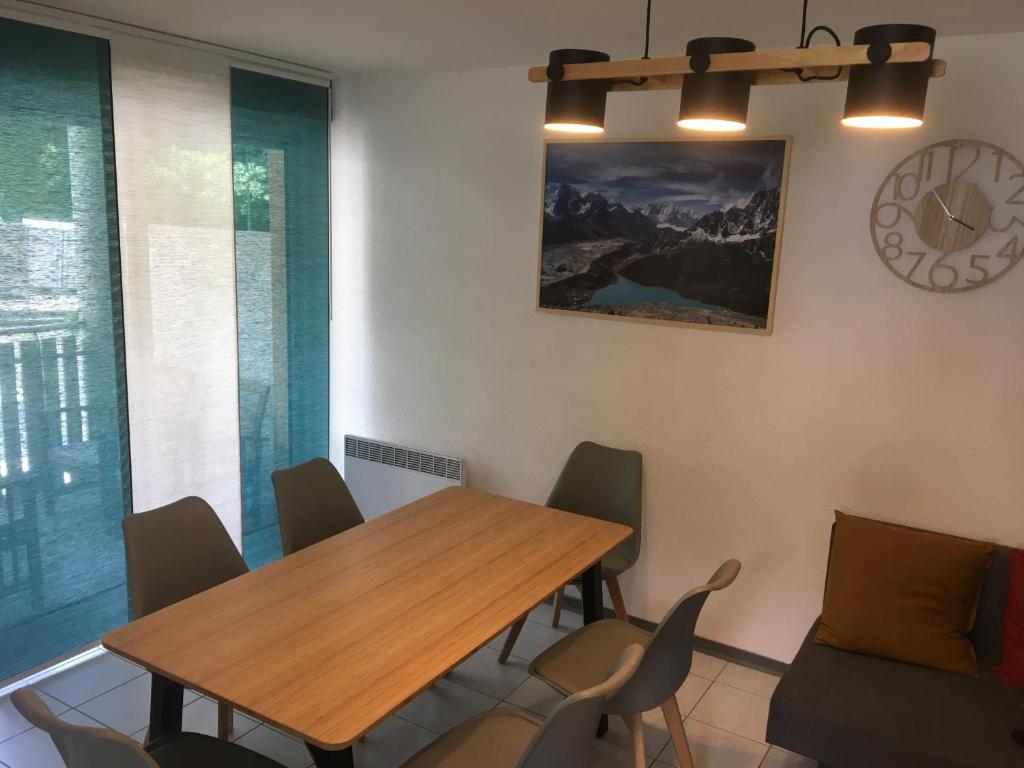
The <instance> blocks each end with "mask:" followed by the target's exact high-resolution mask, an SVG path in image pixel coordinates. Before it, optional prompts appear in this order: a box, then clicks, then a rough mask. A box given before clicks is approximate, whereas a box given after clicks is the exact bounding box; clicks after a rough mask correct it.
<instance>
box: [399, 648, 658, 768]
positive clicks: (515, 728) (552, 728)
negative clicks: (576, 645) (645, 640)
mask: <svg viewBox="0 0 1024 768" xmlns="http://www.w3.org/2000/svg"><path fill="white" fill-rule="evenodd" d="M642 656H643V649H642V648H641V647H640V646H639V645H631V646H627V647H626V648H623V649H620V653H619V656H618V657H617V658H616V659H615V660H614V662H613V663H611V664H609V665H608V666H607V667H605V670H604V673H603V674H602V675H601V676H600V677H601V678H602V679H601V680H599V681H598V682H597V683H596V684H595V685H593V686H591V687H589V688H587V689H586V690H581V691H579V692H578V693H575V694H573V695H572V696H569V697H568V698H567V699H565V700H564V701H562V702H561V703H560V704H559V705H558V706H557V707H555V710H554V711H553V712H552V713H551V714H550V715H549V716H548V718H547V720H544V721H541V720H539V719H537V718H535V717H533V716H532V715H529V714H527V713H526V712H522V711H519V710H512V709H492V710H491V711H489V712H484V713H483V714H480V715H477V716H476V717H474V718H471V719H469V720H467V721H466V722H464V723H462V724H461V725H457V726H456V727H455V728H453V729H452V730H450V731H448V733H446V734H445V735H444V736H441V737H440V738H439V739H437V740H436V741H435V742H433V743H432V744H430V745H429V746H427V747H425V748H424V749H422V750H421V751H420V752H419V753H417V754H416V755H414V756H413V757H412V758H411V759H410V760H408V761H407V762H405V763H404V764H403V765H402V768H480V767H481V766H487V768H590V767H591V766H593V765H594V750H595V749H596V739H595V738H594V732H595V730H596V728H597V722H598V720H599V718H600V716H601V705H602V703H603V702H604V701H605V700H606V699H607V698H608V697H609V696H613V695H615V693H616V691H618V690H619V689H620V688H621V686H622V685H623V684H624V683H625V682H626V681H627V680H629V678H630V677H631V676H632V675H633V674H634V673H635V671H636V667H637V664H639V663H640V659H641V657H642Z"/></svg>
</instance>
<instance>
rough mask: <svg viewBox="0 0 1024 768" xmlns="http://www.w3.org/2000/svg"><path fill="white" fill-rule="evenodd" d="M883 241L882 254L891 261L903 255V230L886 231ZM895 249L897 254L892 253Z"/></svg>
mask: <svg viewBox="0 0 1024 768" xmlns="http://www.w3.org/2000/svg"><path fill="white" fill-rule="evenodd" d="M882 243H883V246H882V255H883V256H885V258H887V259H888V260H889V261H896V259H898V258H900V257H901V256H902V255H903V233H902V232H886V234H885V237H884V238H883V239H882ZM894 251H895V255H892V253H893V252H894Z"/></svg>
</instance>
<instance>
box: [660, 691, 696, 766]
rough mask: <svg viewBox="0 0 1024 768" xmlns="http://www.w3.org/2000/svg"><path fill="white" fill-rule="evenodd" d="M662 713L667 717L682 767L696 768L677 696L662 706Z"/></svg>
mask: <svg viewBox="0 0 1024 768" xmlns="http://www.w3.org/2000/svg"><path fill="white" fill-rule="evenodd" d="M661 711H662V712H663V713H664V715H665V722H666V723H667V724H668V732H669V734H670V735H671V736H672V745H673V746H674V747H675V749H676V756H677V757H678V758H679V765H680V767H681V768H694V766H693V755H691V754H690V742H689V741H688V740H687V738H686V730H685V729H684V728H683V715H682V713H681V712H680V711H679V702H678V701H676V697H675V694H673V695H672V696H671V697H669V699H668V701H666V702H665V703H664V704H662V705H661Z"/></svg>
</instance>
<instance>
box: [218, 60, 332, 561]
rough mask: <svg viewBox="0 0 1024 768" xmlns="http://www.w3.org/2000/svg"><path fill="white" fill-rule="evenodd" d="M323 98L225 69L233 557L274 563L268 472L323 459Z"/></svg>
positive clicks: (276, 550)
mask: <svg viewBox="0 0 1024 768" xmlns="http://www.w3.org/2000/svg"><path fill="white" fill-rule="evenodd" d="M328 124H329V98H328V90H327V89H326V88H324V87H321V86H317V85H311V84H308V83H301V82H297V81H294V80H286V79H283V78H279V77H273V76H270V75H264V74H260V73H256V72H249V71H246V70H241V69H232V70H231V143H232V157H233V171H234V198H235V263H236V267H235V273H236V292H237V305H238V393H239V424H240V427H241V457H242V500H243V511H242V516H243V530H244V538H243V554H244V555H245V558H246V561H247V562H248V564H249V566H250V567H257V566H259V565H262V564H264V563H266V562H268V561H269V560H272V559H274V558H276V557H279V556H280V554H281V544H280V537H279V532H278V526H277V510H276V506H275V503H274V494H273V488H272V485H271V482H270V473H271V471H273V470H274V469H278V468H281V467H286V466H291V465H294V464H298V463H300V462H303V461H307V460H309V459H311V458H313V457H315V456H326V455H327V450H328V436H327V428H328V427H327V420H328V325H329V306H328V302H329V284H328V278H329V253H328V248H329V219H328V207H329V201H328Z"/></svg>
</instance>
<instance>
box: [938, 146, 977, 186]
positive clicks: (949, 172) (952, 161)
mask: <svg viewBox="0 0 1024 768" xmlns="http://www.w3.org/2000/svg"><path fill="white" fill-rule="evenodd" d="M965 149H970V150H973V152H974V157H972V158H971V162H969V163H968V164H967V165H965V166H964V167H963V168H961V169H960V172H959V173H957V174H956V175H954V174H953V171H955V170H956V157H957V155H958V154H960V153H961V151H962V150H965ZM980 159H981V147H980V146H978V145H977V144H969V145H967V146H966V147H965V146H963V145H961V144H952V145H951V146H950V148H949V167H948V168H947V169H946V183H947V184H952V183H953V182H954V181H957V180H958V179H960V178H961V177H962V176H963V175H964V174H965V173H967V172H968V171H969V170H971V168H973V167H974V166H975V164H976V163H977V162H978V161H979V160H980Z"/></svg>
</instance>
